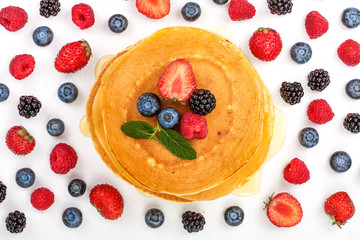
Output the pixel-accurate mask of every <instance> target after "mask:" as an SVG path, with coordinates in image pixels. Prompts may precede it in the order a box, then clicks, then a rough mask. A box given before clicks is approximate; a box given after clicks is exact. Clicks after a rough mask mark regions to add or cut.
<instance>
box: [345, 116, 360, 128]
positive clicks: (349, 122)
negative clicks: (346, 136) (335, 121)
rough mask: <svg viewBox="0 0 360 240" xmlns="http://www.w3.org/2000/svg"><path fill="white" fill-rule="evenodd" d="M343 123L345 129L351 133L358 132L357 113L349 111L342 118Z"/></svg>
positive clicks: (358, 121) (358, 119)
mask: <svg viewBox="0 0 360 240" xmlns="http://www.w3.org/2000/svg"><path fill="white" fill-rule="evenodd" d="M343 125H344V127H345V129H346V130H348V131H350V132H352V133H359V132H360V114H359V113H349V114H348V115H346V118H345V119H344V122H343Z"/></svg>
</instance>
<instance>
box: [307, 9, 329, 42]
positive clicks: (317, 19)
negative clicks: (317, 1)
mask: <svg viewBox="0 0 360 240" xmlns="http://www.w3.org/2000/svg"><path fill="white" fill-rule="evenodd" d="M305 29H306V32H307V34H308V35H309V37H310V39H316V38H319V37H321V36H322V35H324V34H325V33H326V32H327V30H328V29H329V22H328V21H327V20H326V18H324V17H323V16H322V15H321V14H320V13H319V12H317V11H312V12H309V13H308V15H306V19H305Z"/></svg>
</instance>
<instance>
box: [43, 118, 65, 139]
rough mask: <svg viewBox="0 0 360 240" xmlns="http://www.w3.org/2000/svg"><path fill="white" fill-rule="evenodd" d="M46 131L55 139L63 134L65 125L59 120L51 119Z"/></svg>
mask: <svg viewBox="0 0 360 240" xmlns="http://www.w3.org/2000/svg"><path fill="white" fill-rule="evenodd" d="M46 130H47V132H48V133H49V134H50V135H51V136H54V137H57V136H60V135H61V134H63V133H64V131H65V124H64V122H63V121H61V120H60V119H58V118H53V119H51V120H50V121H49V122H48V123H47V124H46Z"/></svg>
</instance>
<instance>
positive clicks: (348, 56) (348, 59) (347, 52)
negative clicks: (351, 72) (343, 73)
mask: <svg viewBox="0 0 360 240" xmlns="http://www.w3.org/2000/svg"><path fill="white" fill-rule="evenodd" d="M337 54H338V56H339V58H340V59H341V61H343V63H345V64H346V65H348V66H350V67H354V66H356V65H358V64H359V63H360V44H359V43H358V42H356V41H354V40H352V39H348V40H346V41H345V42H343V43H342V44H341V45H340V46H339V48H338V50H337Z"/></svg>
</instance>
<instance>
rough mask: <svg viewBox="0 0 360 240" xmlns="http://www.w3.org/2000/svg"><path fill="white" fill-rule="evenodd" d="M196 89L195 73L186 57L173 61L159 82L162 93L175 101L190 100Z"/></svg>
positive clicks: (167, 98) (164, 96) (166, 97)
mask: <svg viewBox="0 0 360 240" xmlns="http://www.w3.org/2000/svg"><path fill="white" fill-rule="evenodd" d="M195 89H196V82H195V75H194V72H193V70H192V67H191V65H190V63H189V62H188V61H187V60H185V59H178V60H175V61H173V62H171V63H170V65H169V66H168V67H167V68H166V70H165V72H164V73H163V75H162V76H161V78H160V80H159V82H158V90H159V93H160V95H161V96H162V97H163V98H165V99H166V100H169V101H174V102H178V101H179V102H183V101H186V100H188V99H189V98H190V96H191V94H192V93H193V92H194V90H195Z"/></svg>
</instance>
